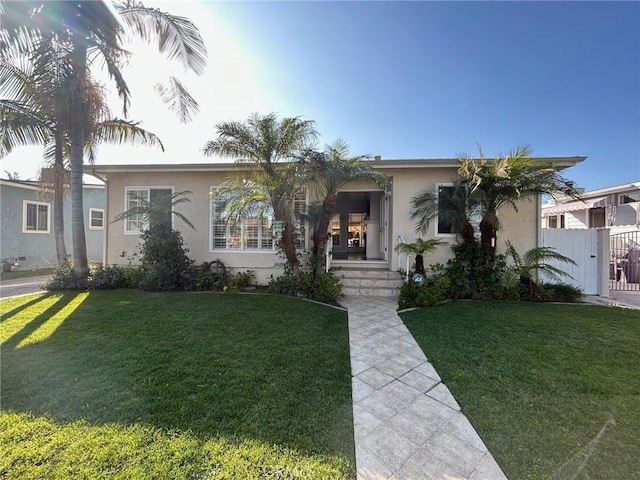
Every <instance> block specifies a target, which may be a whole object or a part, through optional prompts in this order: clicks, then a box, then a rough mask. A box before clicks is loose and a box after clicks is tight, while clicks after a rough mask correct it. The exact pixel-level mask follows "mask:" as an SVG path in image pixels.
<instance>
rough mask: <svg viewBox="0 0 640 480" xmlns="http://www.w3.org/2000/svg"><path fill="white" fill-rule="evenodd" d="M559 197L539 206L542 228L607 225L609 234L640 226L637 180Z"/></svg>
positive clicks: (639, 198)
mask: <svg viewBox="0 0 640 480" xmlns="http://www.w3.org/2000/svg"><path fill="white" fill-rule="evenodd" d="M580 198H581V200H573V199H567V198H559V199H557V200H551V201H549V202H548V203H545V204H544V205H543V206H542V209H541V215H542V225H543V227H544V228H579V229H581V228H609V229H610V231H611V233H612V234H615V233H620V232H626V231H630V230H638V229H640V181H637V182H630V183H624V184H622V185H616V186H613V187H606V188H600V189H598V190H590V191H587V192H584V191H583V192H581V193H580Z"/></svg>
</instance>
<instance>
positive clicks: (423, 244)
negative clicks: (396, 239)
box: [394, 238, 440, 275]
mask: <svg viewBox="0 0 640 480" xmlns="http://www.w3.org/2000/svg"><path fill="white" fill-rule="evenodd" d="M438 245H440V240H436V239H434V238H430V239H429V240H422V239H421V238H418V239H417V240H416V241H415V242H413V243H399V244H398V245H396V246H395V248H394V250H395V251H396V252H397V253H404V254H406V255H415V256H416V273H419V274H421V275H425V269H424V254H425V253H427V252H431V251H433V250H435V248H436V247H437V246H438Z"/></svg>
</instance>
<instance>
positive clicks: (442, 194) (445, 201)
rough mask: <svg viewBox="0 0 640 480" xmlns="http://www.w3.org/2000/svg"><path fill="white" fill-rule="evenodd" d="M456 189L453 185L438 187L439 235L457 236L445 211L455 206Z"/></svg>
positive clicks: (437, 230) (437, 231)
mask: <svg viewBox="0 0 640 480" xmlns="http://www.w3.org/2000/svg"><path fill="white" fill-rule="evenodd" d="M454 191H455V187H454V186H453V185H438V216H437V229H436V234H438V235H455V232H454V231H453V226H452V225H451V221H450V220H449V219H448V218H447V215H445V214H444V213H445V211H446V210H447V209H448V208H451V206H452V204H453V193H454Z"/></svg>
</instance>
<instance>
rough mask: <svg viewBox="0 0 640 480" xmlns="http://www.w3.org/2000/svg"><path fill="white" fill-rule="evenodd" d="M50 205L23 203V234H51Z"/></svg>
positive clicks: (28, 201) (25, 201) (26, 201)
mask: <svg viewBox="0 0 640 480" xmlns="http://www.w3.org/2000/svg"><path fill="white" fill-rule="evenodd" d="M49 220H50V205H49V204H48V203H44V202H32V201H30V200H24V201H23V202H22V233H49V223H50V221H49Z"/></svg>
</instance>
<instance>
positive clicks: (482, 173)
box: [458, 146, 578, 260]
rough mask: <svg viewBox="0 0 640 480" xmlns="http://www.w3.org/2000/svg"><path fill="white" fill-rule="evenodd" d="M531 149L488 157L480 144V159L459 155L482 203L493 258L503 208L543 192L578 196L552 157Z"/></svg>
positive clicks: (483, 237)
mask: <svg viewBox="0 0 640 480" xmlns="http://www.w3.org/2000/svg"><path fill="white" fill-rule="evenodd" d="M531 152H532V149H531V147H529V146H523V147H518V148H516V149H514V150H512V151H511V152H510V153H509V154H508V155H506V156H504V157H501V156H499V157H497V158H495V159H491V160H487V159H485V157H484V153H483V151H482V148H480V159H474V158H471V157H468V156H461V157H459V159H460V165H459V168H458V174H459V175H460V177H461V178H462V181H463V182H464V183H466V184H467V185H468V187H469V189H470V192H471V194H472V195H473V196H474V197H475V198H476V200H477V201H478V202H479V204H480V205H481V206H482V220H481V221H480V244H481V246H482V250H483V251H484V254H485V256H486V257H487V259H489V260H493V259H494V258H495V254H496V242H497V235H496V232H497V231H498V230H499V229H500V222H499V219H498V211H499V210H500V208H502V207H505V206H507V207H511V208H513V209H514V210H516V211H517V209H518V204H517V202H518V201H520V200H523V199H531V198H535V197H537V196H538V195H542V194H548V195H551V196H554V195H557V194H558V193H564V194H566V195H569V196H572V197H575V198H578V193H577V191H576V190H575V188H574V187H573V183H572V182H569V181H568V180H567V179H565V178H563V177H562V176H561V175H560V173H559V168H558V167H555V166H554V165H553V164H552V163H551V162H550V161H544V160H538V159H532V158H531Z"/></svg>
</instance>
